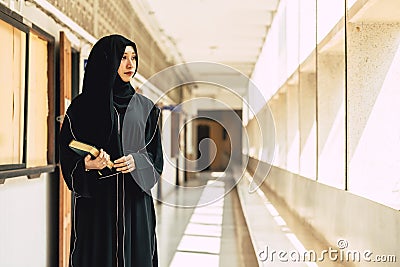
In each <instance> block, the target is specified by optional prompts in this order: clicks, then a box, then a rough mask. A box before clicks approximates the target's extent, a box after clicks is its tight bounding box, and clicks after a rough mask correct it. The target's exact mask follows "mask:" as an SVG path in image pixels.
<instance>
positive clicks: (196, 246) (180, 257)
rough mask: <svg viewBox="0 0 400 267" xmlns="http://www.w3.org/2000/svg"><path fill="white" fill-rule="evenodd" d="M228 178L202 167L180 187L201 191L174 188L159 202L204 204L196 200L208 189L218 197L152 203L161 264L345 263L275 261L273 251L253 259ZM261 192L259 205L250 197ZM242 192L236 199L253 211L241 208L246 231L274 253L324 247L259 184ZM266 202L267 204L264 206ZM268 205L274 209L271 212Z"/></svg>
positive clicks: (235, 192)
mask: <svg viewBox="0 0 400 267" xmlns="http://www.w3.org/2000/svg"><path fill="white" fill-rule="evenodd" d="M242 179H246V178H242ZM231 181H233V179H231ZM232 183H233V182H230V180H229V178H224V179H223V181H222V179H218V181H216V180H215V178H213V177H212V173H211V172H202V173H199V174H198V175H197V178H195V179H194V178H192V179H191V180H190V181H188V183H187V185H186V186H187V187H198V186H202V185H206V184H207V186H206V187H204V189H203V190H198V191H196V192H197V193H195V194H194V193H193V192H191V193H188V192H180V191H179V190H178V191H177V193H171V194H170V195H169V196H168V198H169V199H168V198H167V199H165V200H164V202H165V203H185V200H189V202H190V203H195V202H194V201H197V202H198V203H204V202H202V199H204V198H205V197H206V196H207V195H209V194H217V195H218V196H224V197H223V198H221V199H219V200H216V201H214V202H211V203H210V204H207V205H201V206H200V207H199V206H197V207H194V208H193V207H192V208H188V207H174V206H172V205H168V204H157V205H156V214H157V234H158V249H159V251H158V254H159V264H160V266H161V267H169V266H171V267H180V266H190V267H196V266H206V267H219V266H221V267H242V266H250V267H253V266H307V267H310V266H312V267H315V266H351V265H350V264H348V265H343V264H339V263H335V262H332V261H326V260H325V261H324V262H317V263H316V262H291V261H290V260H289V261H287V262H282V261H280V260H278V257H277V255H278V254H275V260H274V261H271V258H269V259H268V260H266V261H264V262H262V261H258V260H257V258H256V253H255V250H254V248H253V245H252V241H251V238H250V234H249V231H248V226H247V224H246V221H245V219H244V216H243V213H242V206H241V204H240V201H239V197H238V190H237V188H238V187H236V186H235V187H233V189H232ZM239 191H240V190H239ZM264 193H265V195H268V197H269V199H267V198H266V197H265V195H264V198H262V199H261V200H262V202H264V203H263V207H260V206H257V205H256V203H252V202H251V201H254V199H256V201H259V200H260V198H259V196H260V194H261V195H262V194H264ZM248 197H249V198H248V199H243V197H242V198H241V201H246V202H247V201H250V202H248V203H247V204H250V207H251V209H252V210H253V211H254V212H253V214H249V213H248V211H247V212H246V213H247V214H246V216H248V219H249V218H250V219H251V220H252V221H251V224H250V226H251V227H252V228H251V229H250V231H251V232H252V236H253V239H257V240H260V238H261V240H262V242H264V245H268V246H270V247H271V248H272V249H275V250H276V251H278V252H279V250H280V249H284V250H285V251H287V252H291V251H301V250H304V249H305V248H306V249H308V250H311V249H312V250H315V251H317V253H318V252H320V251H322V250H323V249H328V245H325V244H324V243H323V242H322V241H320V239H318V238H317V237H316V236H314V235H313V234H312V233H311V229H309V228H308V227H307V226H305V225H304V224H303V223H302V222H300V221H299V220H298V219H297V218H296V217H295V216H293V214H291V213H290V212H289V211H288V210H287V209H286V207H285V206H284V205H283V204H282V203H280V201H279V199H277V198H276V197H274V195H273V194H272V193H271V192H268V190H267V189H266V188H264V187H262V188H261V189H260V190H259V192H258V194H248ZM251 199H253V200H251ZM266 202H268V203H267V204H268V205H265V204H266ZM260 203H261V202H260ZM268 207H269V208H268ZM271 210H273V212H274V213H275V214H271ZM277 214H278V215H279V216H277ZM277 217H278V218H279V220H277ZM253 222H256V224H253ZM282 222H285V227H282V225H280V224H282ZM288 232H290V234H288ZM254 242H257V241H256V240H255V241H254ZM258 251H260V250H258ZM269 253H271V252H269ZM317 255H319V254H317ZM270 256H271V255H270Z"/></svg>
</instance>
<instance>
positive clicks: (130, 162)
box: [114, 155, 136, 173]
mask: <svg viewBox="0 0 400 267" xmlns="http://www.w3.org/2000/svg"><path fill="white" fill-rule="evenodd" d="M114 168H116V169H117V171H118V172H122V173H128V172H132V171H134V170H135V169H136V165H135V160H134V159H133V157H132V155H128V156H123V157H120V158H119V159H117V160H115V161H114Z"/></svg>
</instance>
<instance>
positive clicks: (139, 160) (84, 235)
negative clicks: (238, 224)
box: [60, 35, 163, 267]
mask: <svg viewBox="0 0 400 267" xmlns="http://www.w3.org/2000/svg"><path fill="white" fill-rule="evenodd" d="M127 45H131V46H133V47H134V50H135V52H136V55H137V51H136V46H135V45H134V43H133V42H131V41H129V40H127V39H125V38H124V37H122V36H119V35H112V36H107V37H104V38H102V39H101V40H100V41H99V42H98V43H96V45H95V46H94V47H93V49H92V52H91V54H90V56H89V60H88V63H87V67H86V71H85V78H84V85H83V92H82V94H81V95H79V96H78V97H77V98H76V99H75V100H74V101H73V102H72V103H71V105H70V107H69V108H68V110H67V113H66V115H65V119H64V122H63V126H62V129H61V133H60V162H61V169H62V173H63V176H64V179H65V182H66V184H67V186H68V188H69V189H70V190H71V191H72V194H73V219H72V233H71V251H70V263H69V266H71V267H94V266H104V267H116V266H120V267H122V266H126V267H133V266H140V267H150V266H158V259H157V242H156V234H155V225H156V222H155V219H156V218H155V212H154V205H153V198H152V196H151V192H150V189H151V188H152V187H153V186H154V184H155V183H156V182H157V180H158V177H159V175H160V174H161V172H162V168H163V158H162V147H161V137H160V132H159V130H158V126H157V121H158V116H159V109H158V108H157V107H155V106H154V104H153V103H152V102H151V101H150V100H149V99H148V98H146V97H144V96H142V95H140V94H135V92H134V90H133V88H132V87H131V86H130V84H123V85H124V86H128V87H129V89H130V90H133V91H132V95H131V96H130V97H129V98H128V100H129V101H130V102H129V105H123V106H124V107H123V108H122V109H121V105H120V104H121V102H120V101H117V102H118V103H115V99H116V97H117V96H116V94H118V93H116V92H117V89H120V87H119V85H118V82H119V81H120V80H119V79H118V77H117V75H118V74H117V69H118V66H119V62H120V60H121V58H122V55H123V53H124V50H125V47H126V46H127ZM136 62H137V60H136ZM136 67H137V65H136ZM121 88H122V87H121ZM124 97H125V96H124ZM125 98H126V97H125ZM122 104H123V103H122ZM123 125H124V127H122V126H123ZM72 139H76V140H78V141H83V142H86V143H89V144H91V145H95V146H96V147H99V148H103V149H104V150H105V151H106V152H107V153H109V154H110V157H111V160H116V159H117V158H119V157H121V156H123V155H128V154H131V155H132V156H133V158H134V159H135V164H136V170H135V171H133V172H132V173H128V174H122V173H117V172H116V171H115V170H113V171H110V170H106V169H104V170H102V171H101V173H99V172H97V171H94V170H91V171H85V168H84V160H83V158H82V157H80V156H79V155H78V154H76V153H74V152H73V151H72V150H71V149H69V147H68V144H69V142H70V141H71V140H72ZM122 144H123V145H122Z"/></svg>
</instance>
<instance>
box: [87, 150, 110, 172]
mask: <svg viewBox="0 0 400 267" xmlns="http://www.w3.org/2000/svg"><path fill="white" fill-rule="evenodd" d="M109 160H110V155H108V154H107V153H106V152H105V151H104V150H103V149H100V154H99V156H98V157H96V158H95V159H92V156H91V155H87V156H86V157H85V169H86V170H102V169H104V168H105V167H107V162H108V161H109Z"/></svg>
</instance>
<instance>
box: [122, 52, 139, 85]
mask: <svg viewBox="0 0 400 267" xmlns="http://www.w3.org/2000/svg"><path fill="white" fill-rule="evenodd" d="M135 57H136V54H135V50H133V47H132V46H127V47H126V48H125V52H124V55H123V56H122V59H121V64H120V65H119V68H118V74H119V76H120V77H121V79H122V80H123V81H124V82H129V81H130V79H131V78H132V76H133V74H134V73H135V68H136V59H135Z"/></svg>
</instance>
